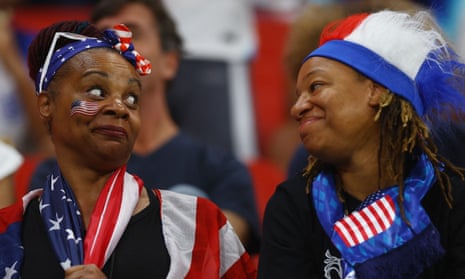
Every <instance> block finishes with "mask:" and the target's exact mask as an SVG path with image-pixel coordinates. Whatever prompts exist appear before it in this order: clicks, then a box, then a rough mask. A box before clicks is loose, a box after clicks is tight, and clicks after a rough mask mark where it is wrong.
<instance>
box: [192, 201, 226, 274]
mask: <svg viewBox="0 0 465 279" xmlns="http://www.w3.org/2000/svg"><path fill="white" fill-rule="evenodd" d="M200 201H201V198H199V201H198V202H197V220H196V223H197V225H196V232H195V245H194V249H193V251H192V262H191V268H190V270H189V273H188V274H187V275H186V277H185V278H186V279H190V278H192V279H197V278H217V277H218V274H220V264H221V263H220V247H219V243H220V240H219V234H218V231H219V230H220V229H221V227H222V226H223V225H224V224H225V223H226V218H225V217H224V215H222V214H219V213H220V211H219V210H216V209H215V206H214V205H213V203H211V202H200ZM215 211H216V212H218V214H217V216H216V220H215V218H212V216H211V214H208V212H215Z"/></svg>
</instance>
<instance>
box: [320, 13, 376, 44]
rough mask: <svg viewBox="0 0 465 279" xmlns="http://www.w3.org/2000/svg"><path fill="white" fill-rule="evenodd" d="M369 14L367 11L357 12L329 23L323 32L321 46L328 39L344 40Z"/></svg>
mask: <svg viewBox="0 0 465 279" xmlns="http://www.w3.org/2000/svg"><path fill="white" fill-rule="evenodd" d="M368 15H369V14H367V13H363V14H356V15H353V16H349V17H347V18H345V19H342V20H337V21H334V22H332V23H330V24H328V25H327V26H326V27H325V28H324V29H323V32H322V33H321V36H320V46H321V45H322V44H324V43H326V42H327V41H332V40H343V39H344V38H345V37H347V36H348V35H350V33H352V32H353V31H354V30H355V28H357V26H359V25H360V23H362V21H364V20H365V19H366V18H367V16H368Z"/></svg>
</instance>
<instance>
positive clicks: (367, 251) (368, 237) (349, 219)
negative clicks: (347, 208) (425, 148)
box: [311, 154, 444, 279]
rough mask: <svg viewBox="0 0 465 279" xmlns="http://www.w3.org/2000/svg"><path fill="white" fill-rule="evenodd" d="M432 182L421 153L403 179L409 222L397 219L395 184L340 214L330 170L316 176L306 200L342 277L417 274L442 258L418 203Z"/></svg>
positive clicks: (429, 167)
mask: <svg viewBox="0 0 465 279" xmlns="http://www.w3.org/2000/svg"><path fill="white" fill-rule="evenodd" d="M435 180H436V178H435V175H434V169H433V166H432V164H431V162H430V161H429V160H428V158H427V156H426V155H425V154H422V155H421V156H420V157H419V159H418V162H417V163H416V165H415V166H414V168H413V169H412V170H411V172H410V175H409V177H408V178H407V179H406V180H405V182H404V184H405V185H404V203H403V206H404V211H405V216H406V218H407V220H408V221H409V222H410V226H408V225H407V224H406V223H405V221H404V220H403V219H402V217H401V213H400V207H399V204H398V196H399V187H398V186H392V187H388V188H385V189H381V190H378V191H377V192H375V193H373V194H371V195H369V196H368V197H367V198H366V199H365V201H363V202H362V204H361V205H360V206H359V207H358V208H357V209H356V210H354V211H353V212H352V213H351V214H349V215H348V216H344V208H343V207H344V206H343V204H342V203H341V202H340V201H339V199H338V197H337V193H336V191H335V187H334V185H335V183H334V177H333V176H332V174H331V173H329V172H328V171H322V172H321V173H320V174H319V175H318V176H317V177H315V179H314V181H313V184H312V193H313V195H312V197H311V198H312V199H313V204H314V206H315V209H316V212H317V215H318V219H319V221H320V224H321V225H322V226H323V228H324V230H325V232H326V234H327V235H328V236H329V238H330V239H331V241H332V243H333V244H334V245H335V246H336V248H337V249H338V250H339V252H340V253H341V255H342V258H343V259H342V260H343V268H344V277H343V278H357V279H362V278H373V276H376V277H377V278H378V279H381V278H391V279H392V278H416V276H418V274H420V273H421V271H423V269H424V268H426V267H428V266H430V265H431V264H432V263H433V262H434V261H435V260H437V259H438V258H439V257H440V256H442V254H443V253H444V252H443V248H442V247H441V244H440V243H439V234H438V232H437V230H436V228H435V227H434V226H433V225H432V223H431V221H430V219H429V217H428V214H427V213H426V212H425V210H424V209H423V207H422V205H421V200H422V198H423V197H424V195H425V194H426V193H427V191H428V190H429V189H430V188H431V186H432V185H433V183H434V182H435ZM393 264H395V265H393ZM412 265H413V267H412ZM389 266H390V267H391V268H389ZM392 266H395V268H392ZM406 274H408V276H410V277H408V276H406Z"/></svg>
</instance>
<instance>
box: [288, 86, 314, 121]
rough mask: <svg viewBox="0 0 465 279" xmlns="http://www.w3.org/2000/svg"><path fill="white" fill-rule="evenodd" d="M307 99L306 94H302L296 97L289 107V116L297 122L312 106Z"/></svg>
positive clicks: (307, 95)
mask: <svg viewBox="0 0 465 279" xmlns="http://www.w3.org/2000/svg"><path fill="white" fill-rule="evenodd" d="M309 99H310V98H309V94H306V93H302V94H300V95H299V96H298V97H297V100H296V101H295V103H294V105H293V106H292V107H291V116H292V117H293V118H294V119H295V120H299V119H300V118H301V117H302V115H303V113H304V112H305V111H307V110H310V109H311V107H312V105H311V103H310V101H309Z"/></svg>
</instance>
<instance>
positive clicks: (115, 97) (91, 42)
mask: <svg viewBox="0 0 465 279" xmlns="http://www.w3.org/2000/svg"><path fill="white" fill-rule="evenodd" d="M131 37H132V33H131V31H130V30H129V29H128V28H127V27H126V26H124V25H117V26H115V27H114V28H113V29H109V30H106V31H105V32H103V33H102V32H100V31H99V30H98V29H97V28H96V27H95V26H94V25H91V24H89V23H86V22H78V21H66V22H60V23H57V24H53V25H51V26H49V27H47V28H44V29H43V30H41V31H40V32H39V34H38V35H37V37H36V38H35V39H34V41H33V42H32V43H31V45H30V47H29V57H28V62H29V69H30V77H31V78H32V79H33V80H34V81H35V86H36V92H37V104H38V108H39V114H40V117H41V119H42V120H43V122H44V123H45V124H46V125H47V127H48V130H49V133H50V136H51V138H52V141H53V144H54V146H55V152H56V158H57V162H58V167H57V168H56V169H55V170H54V171H53V172H52V173H51V174H50V175H49V177H48V181H47V183H46V184H44V185H43V187H42V188H40V189H37V190H33V191H31V192H29V193H27V194H26V195H25V196H24V197H23V199H22V200H21V201H20V202H19V203H18V204H15V205H13V206H10V207H6V208H3V209H1V210H0V278H67V279H71V278H254V275H255V269H254V266H253V264H252V263H251V262H250V261H249V256H248V254H247V253H246V252H245V250H244V247H243V246H242V244H241V242H240V240H239V238H238V237H237V236H236V234H235V232H234V230H233V229H232V227H231V225H230V224H229V222H228V221H227V219H226V217H225V216H224V215H223V214H222V213H221V211H220V210H219V209H218V208H217V207H216V206H215V205H214V204H213V203H211V202H210V201H208V200H206V199H202V198H197V197H194V196H185V195H181V194H177V193H172V192H169V191H162V190H148V188H146V186H145V185H144V182H143V181H142V180H141V179H139V178H138V177H137V176H136V175H132V174H129V173H127V172H126V163H127V161H128V159H129V156H130V154H131V151H132V148H133V144H134V141H135V139H136V136H137V134H138V131H139V127H140V118H139V103H138V100H139V97H140V94H141V81H140V75H145V74H149V73H150V71H151V66H150V62H149V61H148V60H146V59H144V58H143V57H142V56H141V55H140V54H139V53H138V52H137V51H136V50H135V49H134V47H133V45H132V43H131Z"/></svg>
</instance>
